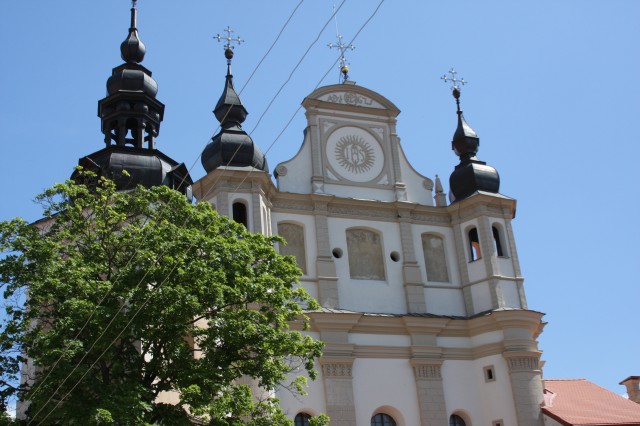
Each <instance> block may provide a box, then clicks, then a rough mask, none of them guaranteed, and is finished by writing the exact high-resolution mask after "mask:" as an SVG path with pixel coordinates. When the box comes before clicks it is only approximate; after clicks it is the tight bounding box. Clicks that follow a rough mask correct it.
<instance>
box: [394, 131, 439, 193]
mask: <svg viewBox="0 0 640 426" xmlns="http://www.w3.org/2000/svg"><path fill="white" fill-rule="evenodd" d="M398 142H399V138H398ZM398 148H399V149H398V151H399V152H398V154H399V160H400V173H401V176H402V180H403V181H404V183H405V184H406V185H407V201H410V202H412V203H419V204H423V205H427V206H432V205H433V190H431V191H430V190H428V189H426V188H425V187H424V186H423V183H424V181H425V179H428V178H426V177H425V176H422V175H421V174H419V173H418V172H417V171H416V170H415V169H414V168H413V166H412V165H411V164H410V163H409V161H408V160H407V157H406V156H405V155H404V151H403V149H402V146H400V143H398ZM429 180H431V179H429ZM431 183H432V184H433V185H434V186H435V183H434V182H433V181H432V182H431Z"/></svg>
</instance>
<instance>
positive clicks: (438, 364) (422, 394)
mask: <svg viewBox="0 0 640 426" xmlns="http://www.w3.org/2000/svg"><path fill="white" fill-rule="evenodd" d="M410 362H411V366H412V367H413V374H414V377H415V380H416V391H417V393H418V404H419V410H420V426H443V425H446V424H447V407H446V405H445V400H444V386H443V383H442V360H439V359H412V360H411V361H410Z"/></svg>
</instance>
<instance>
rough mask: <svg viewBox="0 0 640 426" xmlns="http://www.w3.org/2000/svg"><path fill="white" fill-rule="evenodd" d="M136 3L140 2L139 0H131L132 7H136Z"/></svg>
mask: <svg viewBox="0 0 640 426" xmlns="http://www.w3.org/2000/svg"><path fill="white" fill-rule="evenodd" d="M136 3H138V0H131V7H132V8H134V9H135V8H136Z"/></svg>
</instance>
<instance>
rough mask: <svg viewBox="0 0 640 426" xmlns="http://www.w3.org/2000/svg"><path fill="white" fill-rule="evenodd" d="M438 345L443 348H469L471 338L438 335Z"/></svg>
mask: <svg viewBox="0 0 640 426" xmlns="http://www.w3.org/2000/svg"><path fill="white" fill-rule="evenodd" d="M437 339H438V340H437V341H438V346H440V347H444V348H471V347H472V344H471V339H470V338H468V337H438V338H437Z"/></svg>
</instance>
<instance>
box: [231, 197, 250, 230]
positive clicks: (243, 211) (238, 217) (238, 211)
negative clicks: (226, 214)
mask: <svg viewBox="0 0 640 426" xmlns="http://www.w3.org/2000/svg"><path fill="white" fill-rule="evenodd" d="M232 210H233V220H235V221H236V222H238V223H241V224H243V225H244V227H245V228H247V229H249V223H248V222H247V205H246V204H245V203H242V202H239V201H236V202H235V203H233V207H232Z"/></svg>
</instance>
